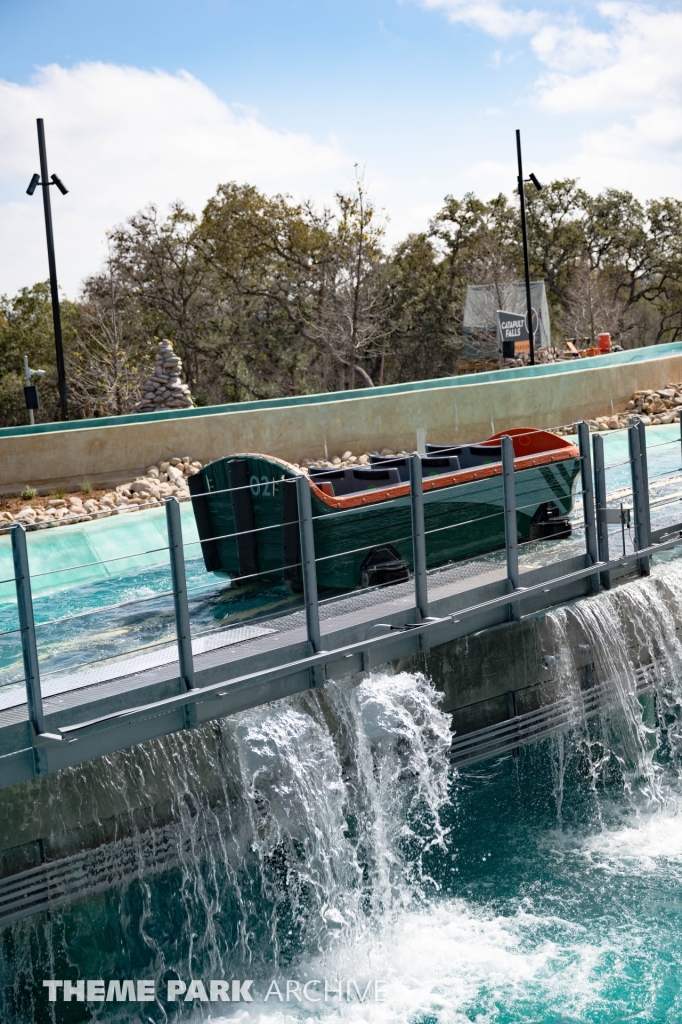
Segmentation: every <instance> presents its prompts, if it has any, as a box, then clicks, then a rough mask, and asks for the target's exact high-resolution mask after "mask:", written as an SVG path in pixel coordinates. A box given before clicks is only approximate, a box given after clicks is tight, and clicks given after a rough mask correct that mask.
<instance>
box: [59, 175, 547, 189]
mask: <svg viewBox="0 0 682 1024" xmlns="http://www.w3.org/2000/svg"><path fill="white" fill-rule="evenodd" d="M52 177H53V178H54V179H55V182H56V181H57V179H56V176H55V175H54V174H53V175H52ZM529 177H530V180H531V181H532V182H533V184H534V185H535V187H536V189H537V190H538V192H542V185H541V184H540V182H539V181H538V179H537V178H536V177H535V175H534V174H532V173H531V174H530V175H529ZM57 184H58V182H57ZM64 193H65V194H66V189H64Z"/></svg>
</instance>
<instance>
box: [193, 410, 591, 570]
mask: <svg viewBox="0 0 682 1024" xmlns="http://www.w3.org/2000/svg"><path fill="white" fill-rule="evenodd" d="M506 433H508V434H509V435H510V436H511V437H512V440H513V444H514V468H515V484H516V507H517V516H516V518H517V525H518V535H519V541H526V540H533V539H542V538H544V537H561V536H567V535H568V534H569V533H570V524H569V522H568V518H567V517H568V515H569V513H570V511H571V509H572V507H573V495H574V490H575V484H576V480H577V477H578V474H579V472H580V458H579V452H578V449H577V448H576V447H575V445H573V444H571V443H570V442H569V441H567V440H566V439H565V438H563V437H559V436H557V435H556V434H552V433H551V432H550V431H546V430H534V429H532V428H518V429H515V430H510V431H507V432H506ZM501 437H502V434H495V435H494V436H493V437H490V438H487V440H485V441H483V442H481V443H479V444H471V445H446V444H442V445H428V446H427V452H426V455H425V456H423V457H422V473H423V487H424V520H425V527H426V559H427V565H428V566H429V567H432V566H437V565H443V564H445V563H448V562H452V561H457V560H460V559H463V558H469V557H471V556H473V555H478V554H482V553H483V552H487V551H492V550H495V549H497V548H502V547H504V540H505V538H504V514H503V495H502V461H501V460H502V454H501V451H502V450H501ZM301 475H302V471H301V470H300V469H298V468H297V467H295V466H293V465H291V464H290V463H288V462H284V461H283V460H281V459H277V458H273V457H271V456H268V455H258V454H243V455H230V456H227V457H226V458H222V459H217V460H216V461H215V462H211V463H208V464H207V465H206V466H204V467H203V469H201V471H200V472H199V473H197V474H196V475H194V476H191V477H190V478H189V487H190V493H191V495H192V504H193V508H194V515H195V518H196V523H197V528H198V532H199V538H200V540H201V549H202V553H203V558H204V563H205V566H206V569H207V571H208V572H213V573H222V574H227V575H228V576H229V577H230V578H231V580H232V582H233V583H237V584H238V583H247V582H258V581H259V580H261V581H262V580H268V581H280V582H281V581H282V580H285V581H287V583H288V584H289V585H290V587H291V588H292V589H294V590H296V589H299V588H300V586H301V574H300V566H299V562H300V551H299V534H298V508H297V498H296V486H295V480H296V478H297V477H300V476H301ZM308 481H309V485H310V492H311V494H310V497H311V504H312V514H313V532H314V539H315V557H316V560H317V579H318V585H319V586H320V587H326V588H332V589H335V590H338V589H341V590H347V589H352V588H355V587H361V586H371V585H378V584H385V583H390V582H394V581H398V580H401V579H406V578H407V575H408V572H409V570H410V569H411V568H412V535H411V502H410V485H409V456H408V457H404V458H401V457H394V458H393V457H392V458H381V457H380V456H372V457H371V462H370V465H368V466H359V465H358V466H347V467H342V468H336V467H329V466H325V467H314V466H313V467H310V469H309V471H308Z"/></svg>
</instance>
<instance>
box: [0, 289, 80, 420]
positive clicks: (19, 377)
mask: <svg viewBox="0 0 682 1024" xmlns="http://www.w3.org/2000/svg"><path fill="white" fill-rule="evenodd" d="M60 307H61V315H62V333H63V336H64V348H65V351H66V352H67V353H68V352H69V351H70V349H71V347H72V345H73V340H74V321H75V316H76V305H75V304H74V303H72V302H67V301H62V302H61V304H60ZM24 356H28V361H29V365H30V366H32V367H33V368H34V369H36V370H38V369H40V370H43V369H44V370H45V376H44V377H43V378H42V379H41V381H40V385H39V394H40V405H41V407H40V409H39V410H38V411H37V412H36V416H35V418H36V421H37V422H38V423H44V422H49V421H50V420H55V419H58V418H59V390H58V386H57V368H56V359H55V345H54V327H53V322H52V304H51V301H50V286H49V283H48V282H46V281H45V282H41V283H40V284H36V285H34V286H33V287H32V288H22V289H21V290H20V291H19V292H18V294H17V295H15V297H14V298H13V299H9V298H8V297H7V296H2V297H0V421H1V422H2V424H3V425H5V426H18V425H22V424H24V423H26V422H28V417H27V414H26V404H25V401H24V390H23V389H24ZM69 383H70V382H68V381H67V384H69Z"/></svg>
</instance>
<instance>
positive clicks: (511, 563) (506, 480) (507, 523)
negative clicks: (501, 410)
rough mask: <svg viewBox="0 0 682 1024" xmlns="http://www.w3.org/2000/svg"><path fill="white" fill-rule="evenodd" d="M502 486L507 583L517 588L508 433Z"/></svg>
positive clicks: (516, 613)
mask: <svg viewBox="0 0 682 1024" xmlns="http://www.w3.org/2000/svg"><path fill="white" fill-rule="evenodd" d="M502 488H503V492H504V543H505V548H506V550H507V585H508V587H509V590H510V591H514V590H518V589H519V585H520V583H519V534H518V526H517V523H516V488H515V484H514V442H513V441H512V439H511V437H510V436H509V434H505V435H504V436H503V438H502ZM510 608H511V617H512V619H517V620H518V619H520V618H521V607H520V605H519V602H518V601H513V602H512V603H511V605H510Z"/></svg>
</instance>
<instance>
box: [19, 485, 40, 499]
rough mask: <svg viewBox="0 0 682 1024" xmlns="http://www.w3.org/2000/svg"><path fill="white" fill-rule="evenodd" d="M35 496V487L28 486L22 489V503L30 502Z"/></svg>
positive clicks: (36, 494)
mask: <svg viewBox="0 0 682 1024" xmlns="http://www.w3.org/2000/svg"><path fill="white" fill-rule="evenodd" d="M37 496H38V492H37V490H36V489H35V487H29V486H28V485H27V486H26V487H24V489H23V491H22V492H21V497H22V498H23V499H24V501H30V500H31V498H36V497H37Z"/></svg>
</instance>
